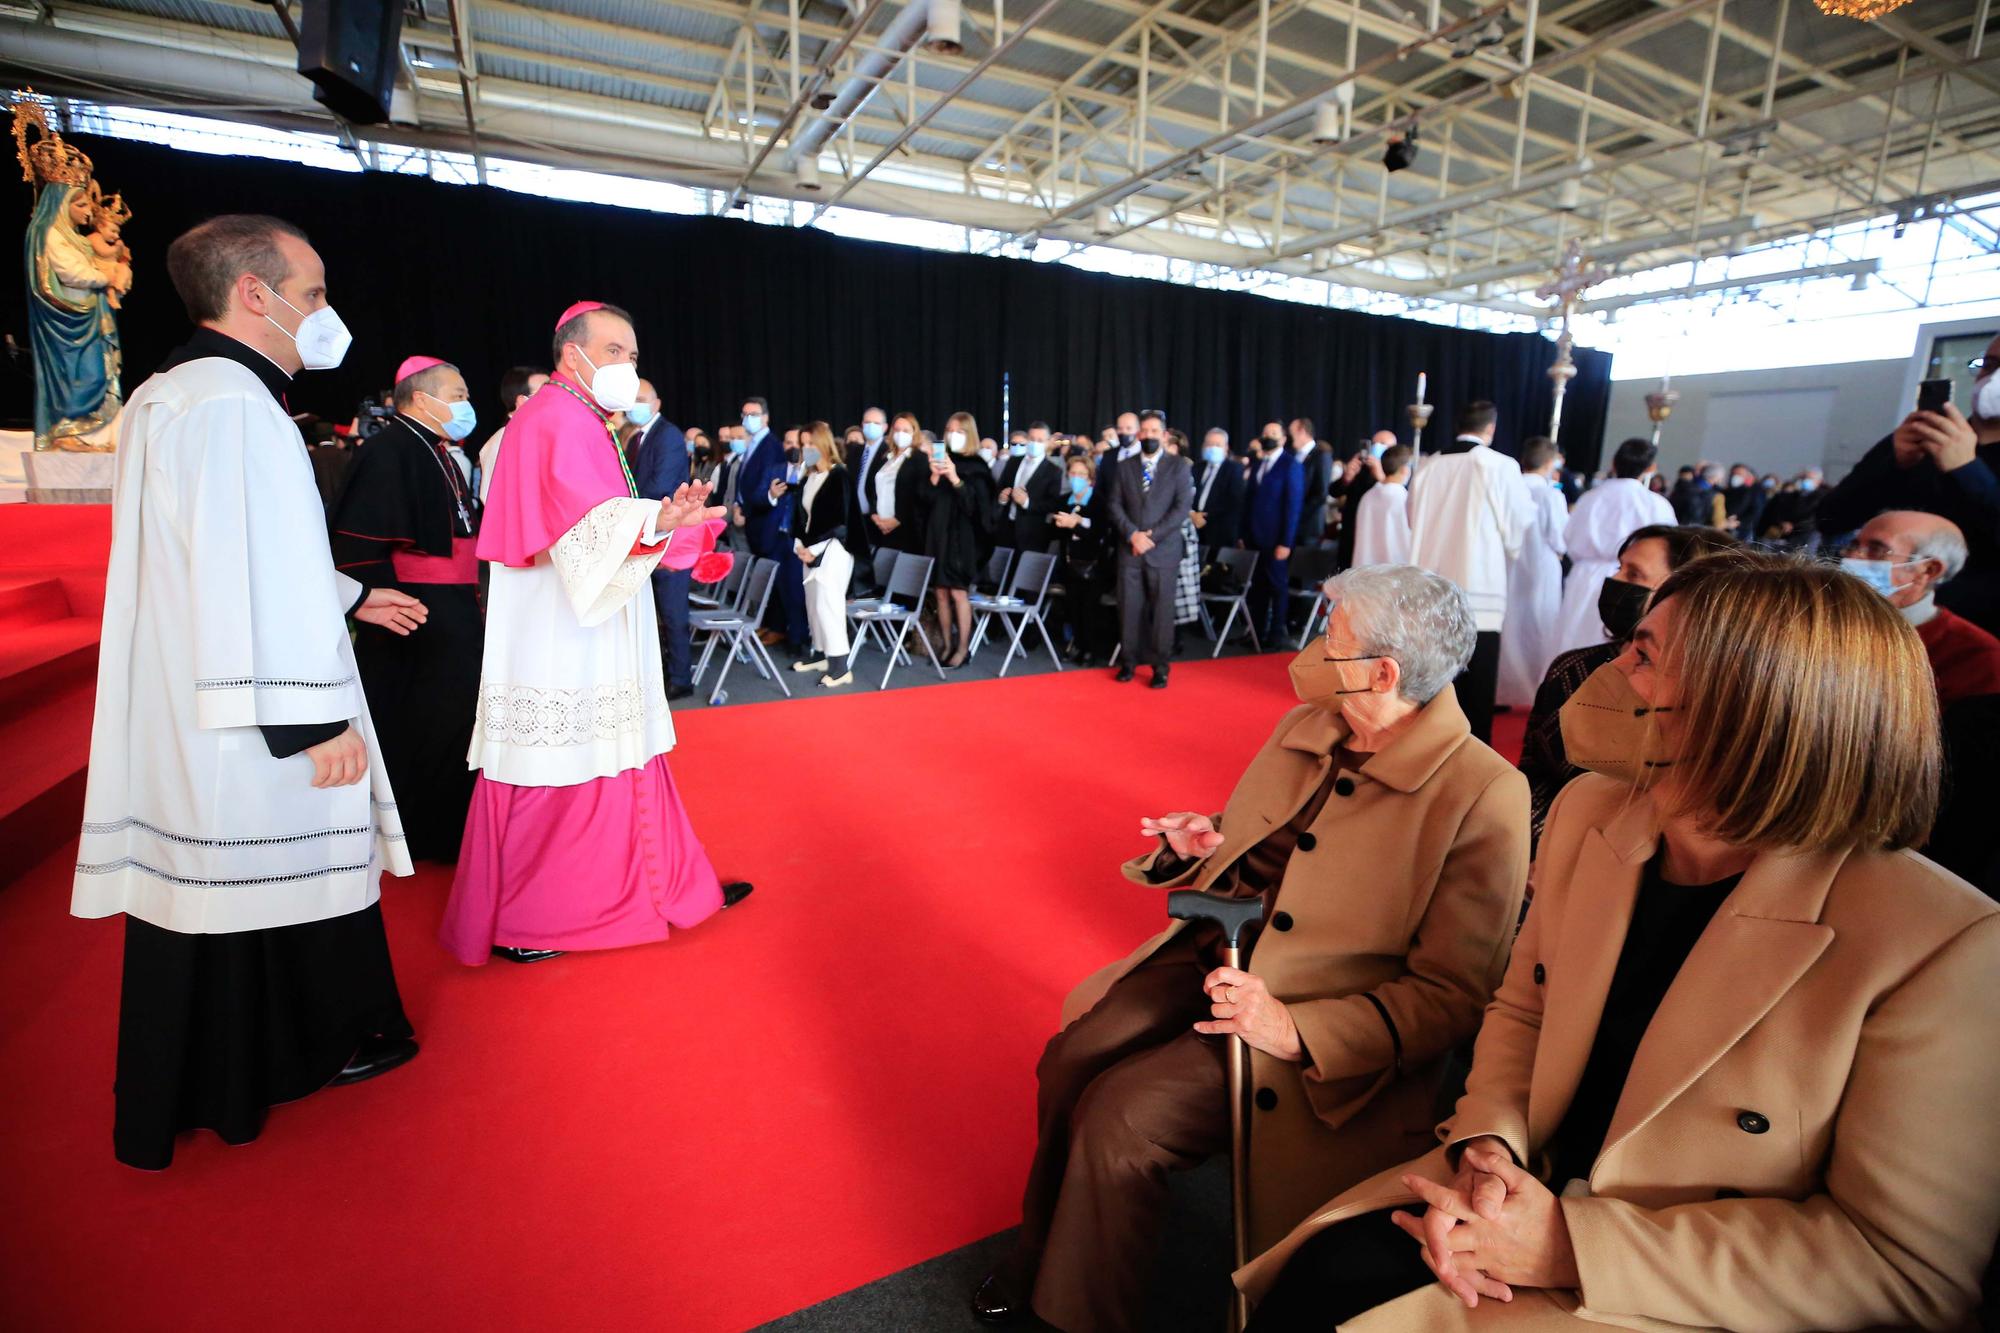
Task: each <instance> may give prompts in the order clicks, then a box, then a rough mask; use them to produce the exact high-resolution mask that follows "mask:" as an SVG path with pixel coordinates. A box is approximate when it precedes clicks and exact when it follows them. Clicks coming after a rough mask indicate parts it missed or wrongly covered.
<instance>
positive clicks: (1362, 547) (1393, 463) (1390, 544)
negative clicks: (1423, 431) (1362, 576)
mask: <svg viewBox="0 0 2000 1333" xmlns="http://www.w3.org/2000/svg"><path fill="white" fill-rule="evenodd" d="M1411 452H1412V451H1411V449H1410V446H1409V445H1407V444H1392V445H1390V446H1389V447H1388V448H1387V449H1384V450H1383V451H1382V454H1381V456H1380V457H1379V458H1378V457H1376V456H1375V455H1373V454H1368V455H1365V457H1366V459H1367V461H1366V462H1365V463H1363V464H1362V466H1363V468H1365V469H1366V470H1368V471H1370V472H1373V473H1374V474H1375V484H1374V485H1373V486H1370V487H1369V488H1368V489H1367V490H1365V491H1363V492H1362V493H1361V499H1360V500H1359V501H1358V502H1356V504H1355V506H1354V564H1355V567H1356V568H1359V567H1360V566H1362V565H1407V564H1409V563H1410V455H1411Z"/></svg>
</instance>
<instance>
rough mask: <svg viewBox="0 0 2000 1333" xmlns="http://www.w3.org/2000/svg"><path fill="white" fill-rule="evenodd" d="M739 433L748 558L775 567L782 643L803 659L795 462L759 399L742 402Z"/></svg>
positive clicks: (805, 632) (806, 642) (807, 642)
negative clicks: (770, 562)
mask: <svg viewBox="0 0 2000 1333" xmlns="http://www.w3.org/2000/svg"><path fill="white" fill-rule="evenodd" d="M743 433H744V436H745V437H746V438H747V439H748V440H749V448H748V449H747V450H746V451H745V456H744V459H743V471H742V473H741V475H740V476H738V478H737V480H736V502H737V503H738V504H740V505H742V506H743V516H744V519H745V528H746V535H747V536H748V537H749V538H750V551H751V553H752V554H753V555H755V556H756V557H757V558H758V559H759V560H775V561H777V562H778V599H779V602H780V604H781V605H782V607H783V620H782V623H783V625H784V630H783V631H782V632H783V635H784V642H785V643H786V644H788V645H789V646H790V648H791V650H792V651H793V652H795V653H798V654H800V655H804V654H805V653H806V652H807V651H808V650H809V649H810V647H811V644H812V631H811V630H810V629H809V628H808V627H807V625H806V585H805V566H803V565H801V564H800V563H799V558H798V556H796V555H794V554H793V553H792V510H793V508H794V505H795V500H794V497H793V495H792V488H793V487H794V486H795V485H796V484H797V482H798V480H799V470H798V460H797V459H788V458H786V457H785V447H784V442H783V439H782V437H780V436H779V435H778V434H777V433H776V432H774V431H773V430H772V429H771V406H770V404H769V403H767V402H765V401H764V400H763V399H762V398H756V397H751V398H745V399H744V400H743ZM766 637H772V638H775V635H770V634H767V636H766Z"/></svg>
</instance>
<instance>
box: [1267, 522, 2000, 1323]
mask: <svg viewBox="0 0 2000 1333" xmlns="http://www.w3.org/2000/svg"><path fill="white" fill-rule="evenodd" d="M1562 724H1563V734H1564V741H1565V744H1566V746H1567V748H1568V751H1569V754H1570V756H1571V758H1572V760H1573V761H1574V762H1576V763H1578V764H1580V765H1582V766H1583V767H1584V768H1586V769H1589V770H1591V771H1590V772H1588V773H1586V774H1585V775H1584V776H1583V777H1580V778H1578V779H1577V780H1576V781H1575V782H1573V783H1571V784H1570V785H1569V786H1568V787H1566V788H1565V789H1564V790H1563V792H1562V794H1561V795H1560V796H1559V797H1558V798H1557V799H1556V803H1555V806H1554V808H1553V809H1552V810H1551V811H1550V814H1549V820H1548V825H1547V829H1546V831H1545V832H1544V834H1543V837H1542V843H1541V850H1540V854H1539V856H1538V858H1537V860H1536V862H1535V869H1534V874H1533V882H1534V885H1535V897H1534V906H1533V908H1532V909H1531V910H1530V911H1529V913H1528V918H1527V922H1526V924H1525V925H1524V926H1523V927H1522V930H1521V934H1520V938H1519V939H1518V940H1517V941H1516V943H1515V946H1514V953H1513V957H1512V960H1511V962H1510V963H1509V966H1508V970H1507V976H1506V980H1505V981H1504V982H1503V983H1502V984H1501V987H1500V990H1499V991H1498V993H1497V994H1496V995H1495V997H1494V1000H1493V1003H1492V1005H1491V1006H1490V1007H1489V1008H1488V1009H1487V1011H1486V1018H1485V1022H1484V1024H1483V1026H1482V1027H1481V1028H1480V1032H1479V1038H1478V1043H1477V1046H1476V1048H1475V1053H1474V1057H1473V1066H1472V1072H1471V1075H1470V1077H1469V1079H1468V1080H1467V1084H1466V1092H1465V1096H1464V1097H1463V1098H1462V1099H1461V1100H1460V1101H1459V1103H1458V1108H1457V1111H1456V1113H1455V1114H1454V1115H1453V1117H1452V1118H1451V1119H1450V1120H1449V1121H1447V1122H1446V1123H1445V1124H1444V1125H1442V1126H1440V1128H1439V1130H1438V1139H1439V1145H1440V1146H1439V1147H1437V1148H1436V1149H1435V1150H1433V1151H1432V1152H1431V1153H1430V1154H1429V1155H1427V1156H1425V1157H1423V1158H1420V1159H1419V1160H1417V1161H1416V1162H1413V1163H1410V1164H1408V1165H1406V1166H1403V1167H1400V1168H1396V1169H1394V1170H1391V1171H1388V1172H1385V1173H1383V1174H1382V1175H1380V1176H1377V1177H1376V1178H1374V1179H1372V1180H1369V1181H1367V1182H1364V1183H1363V1184H1361V1185H1358V1186H1356V1187H1354V1188H1353V1189H1350V1190H1348V1191H1347V1192H1346V1193H1344V1194H1342V1195H1341V1196H1340V1197H1339V1198H1337V1199H1335V1200H1334V1201H1333V1202H1331V1203H1330V1204H1328V1205H1327V1206H1326V1207H1325V1208H1323V1209H1321V1210H1320V1211H1319V1212H1317V1213H1315V1214H1314V1215H1313V1216H1312V1217H1310V1218H1309V1219H1308V1220H1307V1221H1306V1222H1305V1223H1303V1224H1302V1225H1301V1226H1300V1227H1299V1228H1298V1229H1297V1230H1295V1231H1294V1232H1293V1233H1292V1234H1291V1235H1290V1236H1289V1237H1287V1238H1286V1239H1285V1240H1284V1241H1283V1242H1281V1243H1280V1244H1279V1245H1277V1246H1276V1247H1275V1248H1273V1249H1272V1250H1271V1251H1270V1252H1268V1253H1266V1254H1265V1255H1263V1256H1262V1257H1260V1258H1259V1259H1257V1260H1256V1261H1255V1262H1254V1263H1252V1264H1251V1265H1249V1266H1248V1267H1247V1268H1245V1269H1244V1270H1243V1271H1242V1272H1240V1273H1238V1274H1237V1282H1238V1284H1239V1285H1240V1286H1241V1287H1242V1288H1243V1289H1244V1290H1245V1291H1246V1292H1247V1293H1249V1295H1250V1296H1251V1297H1252V1299H1253V1300H1255V1301H1256V1302H1257V1312H1256V1316H1255V1318H1254V1319H1253V1320H1252V1322H1251V1325H1250V1327H1251V1329H1252V1330H1253V1333H1271V1330H1285V1329H1294V1328H1313V1329H1329V1328H1333V1327H1335V1326H1339V1327H1341V1328H1347V1329H1353V1330H1357V1331H1360V1330H1371V1331H1372V1330H1402V1329H1411V1330H1416V1329H1422V1330H1425V1331H1426V1333H1430V1330H1439V1329H1454V1328H1459V1329H1484V1328H1495V1329H1500V1328H1504V1329H1506V1330H1509V1333H1512V1331H1513V1330H1517V1329H1532V1330H1540V1329H1549V1330H1554V1329H1558V1328H1560V1329H1571V1330H1574V1329H1580V1328H1582V1327H1584V1326H1585V1321H1590V1322H1593V1323H1596V1324H1599V1325H1602V1324H1612V1325H1622V1326H1624V1327H1628V1328H1660V1327H1665V1326H1673V1327H1683V1328H1712V1329H1724V1328H1727V1329H1756V1330H1773V1331H1779V1330H1790V1329H1800V1330H1804V1329H1838V1328H1863V1327H1869V1326H1875V1325H1891V1326H1898V1327H1912V1326H1914V1327H1920V1328H1927V1329H1948V1328H1956V1327H1960V1326H1962V1325H1963V1323H1964V1321H1965V1320H1966V1319H1967V1317H1968V1316H1969V1314H1970V1313H1971V1311H1972V1310H1973V1309H1974V1308H1975V1307H1976V1306H1977V1304H1978V1302H1979V1296H1980V1290H1979V1288H1980V1279H1981V1273H1982V1270H1983V1269H1984V1268H1985V1266H1986V1263H1987V1260H1988V1258H1989V1256H1990V1255H1991V1253H1992V1250H1993V1243H1994V1234H1995V1231H1996V1229H1997V1228H2000V1116H1995V1114H1994V1111H1993V1108H1994V1107H1995V1106H1996V1105H2000V1057H1996V1054H1995V1052H1994V1048H1993V1042H1992V1034H1991V1031H1990V1029H1989V1027H1988V1025H1987V1024H1986V1023H1985V1022H1984V1021H1982V1020H1983V1018H1984V1016H1986V1015H1990V1014H1992V1013H1994V1012H1996V1011H2000V908H1996V906H1995V905H1994V904H1993V903H1992V902H1991V901H1989V900H1988V899H1987V898H1985V897H1984V896H1983V895H1981V894H1980V893H1978V892H1977V891H1976V890H1974V889H1973V888H1971V887H1970V886H1969V885H1967V884H1966V883H1964V882H1963V881H1962V880H1959V879H1957V878H1955V877H1954V876H1952V875H1950V874H1948V873H1947V872H1945V871H1944V870H1942V869H1940V868H1939V867H1937V866H1935V865H1933V864H1931V863H1930V862H1928V861H1926V860H1924V859H1923V858H1922V857H1920V856H1918V855H1916V854H1915V853H1914V852H1913V851H1911V850H1909V849H1911V848H1913V847H1916V846H1919V845H1921V844H1922V843H1923V841H1924V838H1925V836H1926V835H1927V833H1928V831H1929V828H1930V823H1931V819H1932V816H1933V814H1934V812H1935V809H1936V806H1937V799H1938V786H1939V781H1940V777H1941V770H1940V760H1939V742H1938V717H1937V703H1936V698H1935V691H1934V688H1933V686H1932V684H1931V676H1930V671H1929V667H1928V664H1927V662H1926V659H1925V656H1924V649H1923V645H1922V644H1921V643H1920V642H1919V640H1918V639H1917V636H1916V634H1915V633H1914V632H1913V631H1912V630H1911V629H1910V627H1909V626H1908V625H1907V624H1905V623H1904V622H1903V620H1902V618H1901V617H1900V616H1898V615H1897V614H1896V612H1895V610H1894V609H1893V608H1891V607H1890V606H1889V604H1888V603H1887V602H1885V601H1884V600H1883V599H1882V598H1881V597H1880V596H1879V595H1878V594H1876V593H1875V592H1873V591H1872V590H1871V589H1869V588H1868V587H1867V586H1866V585H1864V584H1862V583H1861V582H1860V581H1858V580H1856V579H1854V578H1851V577H1849V576H1847V575H1845V574H1843V573H1840V572H1838V571H1837V570H1834V569H1831V568H1830V567H1828V566H1825V565H1817V564H1810V563H1806V562H1804V561H1801V560H1798V559H1794V558H1787V557H1775V556H1767V555H1753V554H1749V553H1730V554H1724V555H1717V556H1712V557H1709V558H1708V559H1704V560H1699V561H1696V562H1694V563H1693V564H1690V565H1687V566H1684V567H1683V568H1681V569H1679V570H1677V571H1676V572H1675V573H1674V574H1673V576H1672V577H1671V578H1669V579H1668V580H1667V581H1666V582H1665V583H1664V584H1662V585H1661V587H1660V588H1659V590H1658V591H1657V592H1656V593H1655V594H1654V596H1653V600H1652V603H1651V606H1650V609H1649V610H1648V612H1647V614H1646V616H1645V618H1644V619H1643V620H1642V621H1641V622H1640V624H1639V628H1638V630H1637V631H1636V633H1635V634H1634V636H1633V638H1632V641H1631V643H1630V644H1629V645H1628V646H1627V648H1626V649H1625V651H1624V652H1623V653H1622V654H1621V655H1620V656H1619V657H1618V658H1617V659H1616V660H1615V661H1613V662H1611V663H1610V664H1609V665H1607V666H1604V667H1602V668H1600V669H1599V670H1598V672H1597V673H1596V674H1595V675H1593V676H1592V677H1591V678H1590V679H1589V680H1588V681H1586V682H1585V683H1584V685H1583V686H1582V687H1581V688H1580V689H1579V690H1578V691H1577V692H1576V694H1575V695H1574V696H1573V697H1572V698H1571V699H1570V701H1569V703H1568V704H1567V705H1565V706H1564V709H1563V715H1562Z"/></svg>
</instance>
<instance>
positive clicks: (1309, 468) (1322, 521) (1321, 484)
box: [1291, 417, 1333, 547]
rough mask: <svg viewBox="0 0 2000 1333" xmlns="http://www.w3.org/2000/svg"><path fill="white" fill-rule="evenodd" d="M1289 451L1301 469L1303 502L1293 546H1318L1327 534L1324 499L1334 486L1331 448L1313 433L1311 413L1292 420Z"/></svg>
mask: <svg viewBox="0 0 2000 1333" xmlns="http://www.w3.org/2000/svg"><path fill="white" fill-rule="evenodd" d="M1291 435H1292V452H1293V453H1294V454H1296V455H1297V456H1298V460H1299V467H1300V468H1301V469H1302V470H1303V473H1304V475H1303V478H1302V480H1303V483H1304V491H1305V502H1304V504H1303V505H1302V506H1301V507H1300V509H1299V530H1298V533H1297V540H1296V541H1294V542H1293V545H1295V546H1308V547H1309V546H1318V545H1319V543H1320V538H1322V537H1324V536H1325V535H1326V501H1327V495H1328V493H1329V492H1330V491H1331V490H1332V489H1333V451H1332V450H1330V449H1327V448H1325V447H1324V446H1323V445H1321V444H1320V442H1319V440H1318V439H1317V438H1316V437H1315V433H1314V430H1313V423H1312V419H1311V418H1310V417H1299V418H1298V419H1297V420H1295V421H1293V422H1292V425H1291Z"/></svg>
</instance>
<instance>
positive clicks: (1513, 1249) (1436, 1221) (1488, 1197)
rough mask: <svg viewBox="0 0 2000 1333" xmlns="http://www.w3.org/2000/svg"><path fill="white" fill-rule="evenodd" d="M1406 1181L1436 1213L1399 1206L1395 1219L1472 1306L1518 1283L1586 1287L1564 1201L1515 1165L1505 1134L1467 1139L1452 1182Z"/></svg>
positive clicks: (1500, 1296) (1506, 1297)
mask: <svg viewBox="0 0 2000 1333" xmlns="http://www.w3.org/2000/svg"><path fill="white" fill-rule="evenodd" d="M1402 1179H1403V1184H1404V1185H1405V1186H1407V1187H1408V1188H1410V1189H1411V1190H1413V1191H1415V1192H1416V1194H1417V1197H1419V1198H1420V1199H1422V1200H1423V1201H1424V1202H1425V1203H1426V1204H1428V1205H1429V1206H1430V1211H1428V1212H1427V1213H1425V1214H1424V1215H1423V1216H1422V1217H1417V1216H1416V1215H1415V1214H1412V1213H1406V1212H1403V1211H1402V1210H1400V1209H1398V1210H1397V1211H1396V1212H1393V1213H1391V1214H1390V1215H1389V1216H1390V1220H1391V1221H1393V1222H1394V1223H1395V1224H1396V1225H1397V1226H1399V1227H1401V1228H1402V1229H1403V1230H1404V1231H1405V1232H1407V1233H1409V1235H1410V1236H1411V1237H1412V1238H1413V1239H1414V1240H1416V1242H1417V1243H1418V1244H1419V1245H1421V1246H1422V1247H1423V1256H1424V1263H1425V1264H1426V1265H1427V1266H1428V1267H1429V1268H1430V1270H1431V1272H1433V1273H1435V1274H1437V1279H1438V1281H1439V1282H1440V1283H1441V1284H1443V1286H1444V1289H1445V1290H1446V1291H1449V1292H1450V1293H1451V1294H1452V1295H1454V1296H1456V1297H1458V1299H1459V1300H1460V1301H1461V1302H1463V1303H1464V1305H1465V1307H1466V1308H1467V1309H1477V1308H1478V1306H1479V1298H1480V1297H1482V1296H1484V1297H1486V1298H1488V1299H1490V1300H1497V1301H1511V1300H1513V1299H1514V1290H1513V1289H1514V1288H1515V1287H1576V1286H1580V1285H1581V1284H1582V1278H1581V1277H1579V1276H1578V1274H1577V1270H1576V1251H1575V1249H1574V1248H1573V1247H1572V1246H1571V1244H1570V1238H1569V1223H1568V1221H1567V1219H1565V1218H1564V1216H1563V1211H1562V1201H1561V1200H1560V1199H1558V1198H1557V1197H1556V1196H1555V1194H1554V1193H1553V1192H1552V1191H1550V1189H1549V1187H1548V1186H1547V1185H1544V1184H1543V1183H1542V1182H1541V1181H1539V1180H1537V1179H1536V1178H1535V1176H1534V1175H1533V1174H1532V1173H1531V1172H1528V1171H1524V1170H1522V1169H1521V1168H1520V1167H1519V1166H1516V1165H1515V1164H1514V1157H1513V1154H1512V1153H1511V1152H1509V1151H1508V1149H1507V1146H1506V1145H1505V1144H1504V1143H1502V1142H1501V1141H1500V1140H1499V1139H1496V1138H1493V1137H1491V1136H1486V1137H1482V1138H1477V1139H1474V1140H1472V1141H1471V1142H1470V1143H1468V1144H1467V1145H1466V1147H1465V1150H1464V1152H1463V1153H1462V1154H1461V1156H1460V1157H1459V1168H1458V1176H1457V1177H1456V1178H1455V1179H1454V1180H1453V1181H1452V1183H1451V1184H1450V1185H1439V1184H1437V1183H1436V1182H1434V1181H1430V1180H1426V1179H1424V1178H1423V1177H1422V1176H1415V1175H1405V1176H1404V1177H1403V1178H1402Z"/></svg>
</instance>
